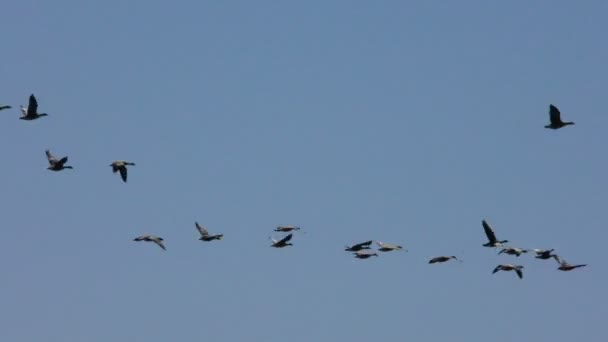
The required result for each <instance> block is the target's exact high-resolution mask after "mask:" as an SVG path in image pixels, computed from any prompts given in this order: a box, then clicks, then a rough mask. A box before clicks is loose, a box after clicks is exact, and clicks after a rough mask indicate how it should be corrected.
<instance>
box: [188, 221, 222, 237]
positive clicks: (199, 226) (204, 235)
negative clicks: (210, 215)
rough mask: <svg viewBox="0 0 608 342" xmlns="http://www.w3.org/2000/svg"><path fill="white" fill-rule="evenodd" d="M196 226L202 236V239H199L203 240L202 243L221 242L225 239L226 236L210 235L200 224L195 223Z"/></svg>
mask: <svg viewBox="0 0 608 342" xmlns="http://www.w3.org/2000/svg"><path fill="white" fill-rule="evenodd" d="M194 225H195V226H196V229H197V230H198V232H199V233H200V234H201V237H200V238H199V240H201V241H213V240H221V239H223V238H224V234H214V235H211V234H209V231H207V229H205V227H203V226H201V225H200V224H198V222H194Z"/></svg>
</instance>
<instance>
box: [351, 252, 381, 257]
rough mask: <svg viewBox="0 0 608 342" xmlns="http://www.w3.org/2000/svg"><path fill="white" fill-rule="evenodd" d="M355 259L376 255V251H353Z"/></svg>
mask: <svg viewBox="0 0 608 342" xmlns="http://www.w3.org/2000/svg"><path fill="white" fill-rule="evenodd" d="M353 254H354V255H355V258H357V259H368V258H371V257H373V256H375V257H377V256H378V253H376V252H373V251H369V250H360V251H356V252H355V253H353Z"/></svg>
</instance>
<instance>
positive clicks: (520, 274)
mask: <svg viewBox="0 0 608 342" xmlns="http://www.w3.org/2000/svg"><path fill="white" fill-rule="evenodd" d="M523 268H524V267H523V266H521V265H511V264H505V265H498V266H496V268H495V269H494V271H492V274H494V273H496V272H498V271H515V273H517V276H518V277H519V279H522V278H523V277H524V273H523V272H522V271H521V270H522V269H523Z"/></svg>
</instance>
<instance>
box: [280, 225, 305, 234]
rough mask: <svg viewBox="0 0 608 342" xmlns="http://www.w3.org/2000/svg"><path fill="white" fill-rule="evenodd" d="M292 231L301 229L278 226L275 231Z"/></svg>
mask: <svg viewBox="0 0 608 342" xmlns="http://www.w3.org/2000/svg"><path fill="white" fill-rule="evenodd" d="M292 230H300V227H296V226H278V227H277V228H276V229H275V230H274V231H275V232H284V233H287V232H291V231H292Z"/></svg>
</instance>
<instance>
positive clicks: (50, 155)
mask: <svg viewBox="0 0 608 342" xmlns="http://www.w3.org/2000/svg"><path fill="white" fill-rule="evenodd" d="M44 153H45V154H46V159H48V160H49V163H51V164H54V163H56V162H57V158H55V156H54V155H52V154H51V151H49V150H46V151H44Z"/></svg>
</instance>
